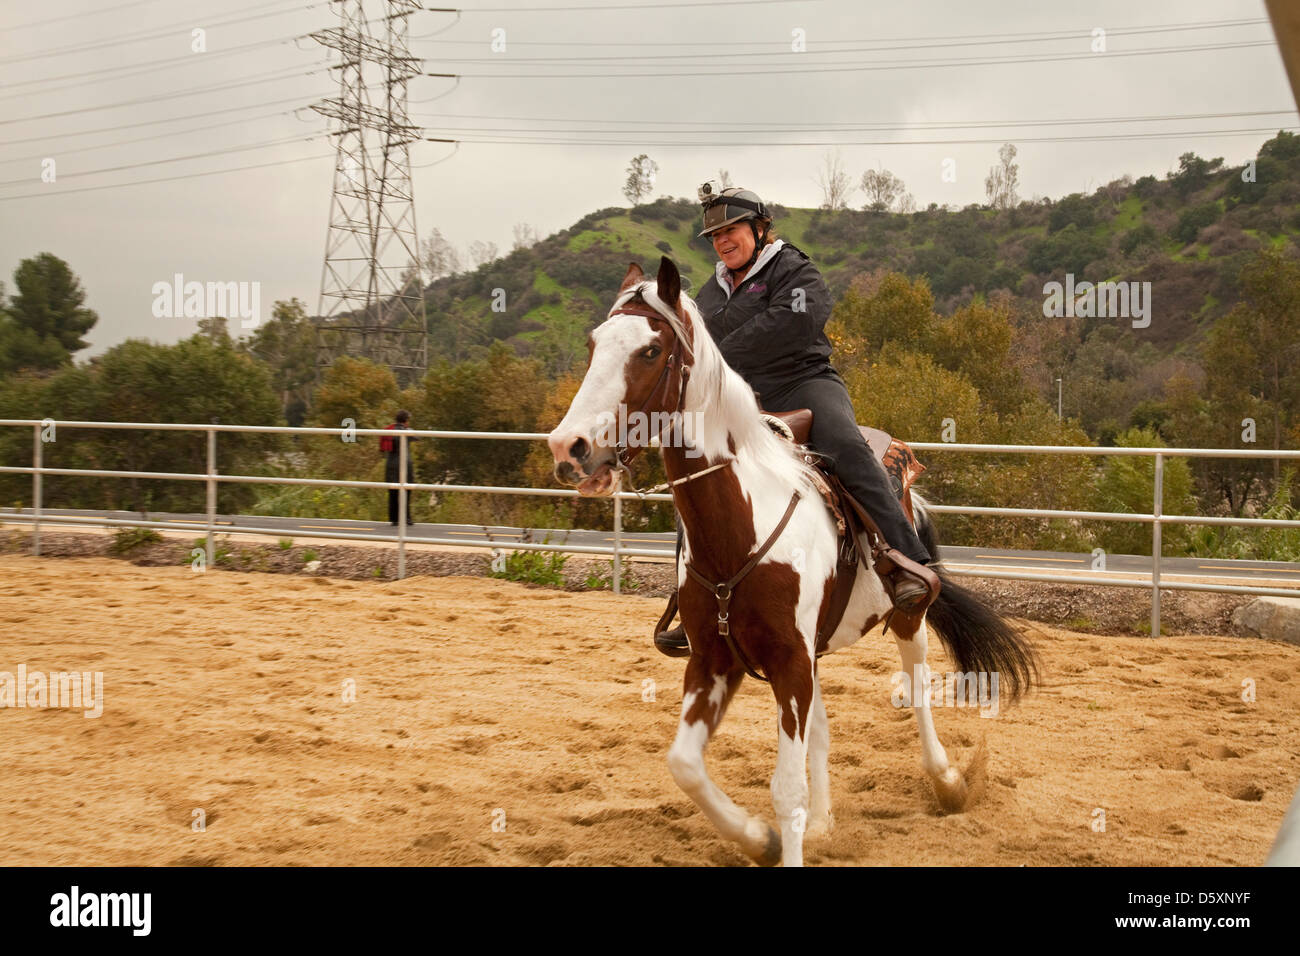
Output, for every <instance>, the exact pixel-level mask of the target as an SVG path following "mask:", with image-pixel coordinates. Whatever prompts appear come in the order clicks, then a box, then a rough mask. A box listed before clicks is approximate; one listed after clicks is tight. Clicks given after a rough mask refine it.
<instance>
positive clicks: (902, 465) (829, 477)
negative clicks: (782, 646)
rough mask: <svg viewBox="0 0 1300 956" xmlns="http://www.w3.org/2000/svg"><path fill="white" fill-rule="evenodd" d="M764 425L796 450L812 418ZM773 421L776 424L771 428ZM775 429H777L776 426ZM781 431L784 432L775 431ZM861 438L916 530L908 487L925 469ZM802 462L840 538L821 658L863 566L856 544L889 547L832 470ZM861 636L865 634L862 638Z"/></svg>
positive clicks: (780, 418) (872, 436)
mask: <svg viewBox="0 0 1300 956" xmlns="http://www.w3.org/2000/svg"><path fill="white" fill-rule="evenodd" d="M763 415H764V416H766V417H767V418H768V421H769V424H771V425H772V427H773V430H774V431H776V432H777V433H778V434H780V435H783V436H784V437H786V438H787V439H788V440H790V441H792V442H793V443H794V444H796V445H800V446H806V445H807V443H808V435H809V433H810V432H811V430H812V420H813V414H812V411H811V410H810V409H807V408H799V409H795V410H794V411H789V412H763ZM773 420H775V423H773ZM778 423H779V424H778ZM779 426H783V427H779ZM858 427H859V428H860V429H861V431H862V437H863V438H865V439H866V442H867V445H868V446H869V447H870V448H871V451H872V453H873V454H874V455H875V456H876V460H877V461H879V462H880V463H881V465H882V466H883V467H884V469H885V473H886V474H887V475H889V483H890V486H891V487H892V488H893V491H894V495H895V496H896V497H897V498H898V501H899V504H900V505H902V508H903V513H904V514H905V515H907V520H908V521H909V522H910V523H912V524H913V525H915V524H916V517H915V515H914V514H913V511H912V483H913V482H915V481H916V479H917V477H918V476H920V474H921V473H922V472H923V471H925V466H924V465H922V464H921V463H920V462H919V461H917V458H916V454H915V452H913V451H912V449H911V448H910V447H908V445H907V444H906V443H905V442H902V441H899V440H898V439H896V438H893V437H892V436H891V435H889V434H888V433H887V432H883V431H881V430H880V429H878V428H868V427H866V426H861V425H860V426H858ZM804 461H805V462H806V463H807V464H810V465H813V466H814V467H815V469H816V472H817V475H818V476H819V479H820V480H819V481H818V482H817V486H818V491H820V492H821V496H822V499H823V500H824V501H825V503H826V507H827V508H828V509H829V510H830V512H831V515H832V516H833V517H834V519H835V527H836V532H837V533H838V536H839V549H838V559H837V564H836V568H835V584H834V587H833V589H832V591H831V600H830V603H829V604H828V605H827V606H826V610H825V612H824V613H823V615H822V619H820V620H818V622H817V653H818V655H820V654H823V653H825V650H826V645H827V644H828V643H829V642H830V639H831V635H832V634H834V633H835V631H836V629H837V628H838V627H839V626H840V621H841V620H843V618H844V611H845V609H846V608H847V607H848V604H849V596H850V595H851V594H852V593H853V585H854V582H855V581H856V580H857V575H858V568H860V567H861V566H862V562H863V555H862V554H861V549H860V548H859V547H858V542H859V540H860V539H861V537H862V536H863V535H865V536H866V540H867V541H868V543H869V545H870V547H871V551H872V553H873V554H875V553H876V552H878V551H880V550H883V549H885V548H887V547H888V544H887V543H886V541H885V539H884V536H883V535H881V533H880V528H878V527H877V526H876V522H875V521H874V520H873V519H872V517H871V515H869V514H867V512H866V511H865V510H864V509H863V508H862V505H860V504H859V503H858V500H857V499H856V498H854V497H853V495H851V494H850V493H849V491H848V489H846V488H845V487H844V485H843V483H842V482H841V481H840V479H839V477H838V476H837V475H836V474H835V473H834V471H832V470H831V468H830V465H829V464H828V463H827V462H826V461H825V459H823V458H822V457H821V456H819V455H816V454H815V453H813V452H811V451H807V452H806V453H805V454H804ZM864 633H865V632H864Z"/></svg>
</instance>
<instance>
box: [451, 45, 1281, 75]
mask: <svg viewBox="0 0 1300 956" xmlns="http://www.w3.org/2000/svg"><path fill="white" fill-rule="evenodd" d="M1263 46H1267V47H1273V46H1275V44H1274V42H1273V41H1272V40H1254V41H1245V42H1241V43H1212V44H1201V45H1199V46H1181V47H1146V48H1143V49H1141V50H1117V51H1112V52H1107V53H1092V52H1088V53H1077V54H1071V53H1049V54H1036V55H1030V56H1024V57H992V58H980V57H961V58H956V59H953V58H949V59H945V60H890V61H886V62H884V63H880V64H876V65H872V66H840V65H837V64H827V65H822V66H814V67H809V68H807V69H794V70H780V69H762V70H712V71H703V70H694V71H690V72H665V71H662V70H660V71H656V72H654V73H626V72H620V73H462V74H458V75H460V76H463V77H464V78H465V79H467V80H521V79H522V80H592V79H598V80H600V79H623V78H626V79H664V78H666V77H679V78H687V77H690V78H696V77H709V76H794V75H798V74H805V73H873V72H879V71H882V70H915V69H928V70H934V69H946V68H949V67H958V66H1004V65H1014V64H1018V63H1060V62H1062V61H1064V60H1088V59H1091V60H1107V59H1116V58H1127V57H1131V56H1147V55H1153V56H1154V55H1159V54H1167V53H1203V52H1210V51H1215V50H1238V49H1247V48H1251V47H1263ZM493 62H499V61H493ZM426 75H430V76H431V75H434V74H426Z"/></svg>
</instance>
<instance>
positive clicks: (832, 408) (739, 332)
mask: <svg viewBox="0 0 1300 956" xmlns="http://www.w3.org/2000/svg"><path fill="white" fill-rule="evenodd" d="M699 198H700V202H701V204H702V205H703V206H704V229H703V230H702V231H701V232H700V234H699V235H700V236H701V237H702V236H709V237H710V239H711V240H712V242H713V249H714V251H715V252H716V253H717V254H718V259H719V260H720V261H719V262H718V263H717V266H716V272H717V274H716V276H715V281H709V282H706V283H705V285H704V288H703V289H701V290H700V293H699V295H698V296H696V297H695V302H696V304H697V305H698V306H699V308H700V313H701V315H703V316H704V321H705V324H706V325H707V326H708V330H709V333H710V334H711V335H712V336H713V339H714V341H715V342H717V343H718V347H719V349H720V350H721V351H722V356H723V358H725V359H726V361H727V364H728V365H730V366H731V367H732V368H733V369H734V370H735V371H737V372H739V373H740V375H741V377H742V378H744V380H745V381H746V383H748V385H749V386H750V387H751V388H752V389H754V391H755V393H756V394H757V395H758V401H759V405H760V406H761V407H762V408H763V409H764V410H765V411H768V412H787V411H793V410H794V409H797V408H808V409H811V410H812V413H813V422H812V431H811V433H810V435H809V445H810V446H811V447H812V448H814V449H815V450H816V451H818V452H820V453H822V454H823V455H826V456H827V457H829V458H830V459H831V461H832V462H833V465H834V469H835V474H836V475H837V476H838V478H839V479H840V482H841V483H842V484H843V485H844V487H845V488H846V489H848V491H849V493H850V494H852V495H853V497H854V498H856V499H857V501H858V503H859V504H861V505H862V506H863V508H864V509H865V510H866V512H867V513H868V514H869V515H871V517H872V518H874V519H875V521H876V524H877V526H878V527H879V528H880V532H881V534H882V535H883V536H884V538H885V541H886V542H887V544H888V545H890V546H891V547H889V548H888V549H887V550H885V551H884V552H883V553H878V554H877V556H876V560H877V565H876V569H877V572H878V573H879V574H880V576H881V579H882V581H883V582H884V584H885V588H886V590H887V592H888V593H889V596H890V599H891V600H892V601H893V604H894V606H895V607H896V608H898V609H899V610H901V611H905V612H909V613H914V612H920V611H923V610H924V609H925V608H926V607H928V606H929V604H930V603H931V602H932V601H933V600H934V599H935V597H936V596H937V595H938V593H939V579H938V577H937V575H935V573H934V572H933V571H932V570H931V569H929V568H927V567H925V565H926V564H927V563H929V561H930V560H931V555H930V553H929V552H928V551H926V549H925V546H924V545H923V544H921V541H920V539H919V538H918V537H917V536H916V532H915V530H913V528H912V525H911V523H910V522H909V521H908V520H907V517H906V516H905V515H904V514H903V509H902V506H901V505H900V504H899V502H898V499H897V498H896V497H895V496H894V493H893V490H892V489H891V487H890V483H889V476H888V475H887V474H886V473H885V469H884V467H883V466H882V465H881V464H880V462H879V461H877V460H876V456H875V455H874V454H872V452H871V448H870V447H869V446H868V445H867V442H866V439H865V438H863V436H862V432H861V431H859V430H858V423H857V420H856V417H855V416H854V413H853V403H852V402H851V401H850V399H849V392H848V388H847V387H846V386H845V384H844V379H842V378H841V377H840V375H839V373H838V372H836V371H835V369H834V368H833V367H832V366H831V364H830V354H831V344H830V342H829V341H828V340H827V338H826V333H825V331H824V330H825V326H826V320H827V319H829V318H830V315H831V297H830V291H829V290H828V289H827V288H826V283H825V281H824V280H823V279H822V276H821V273H820V272H818V271H817V267H816V266H814V265H813V264H812V260H811V259H809V258H808V256H807V255H806V254H805V253H804V252H802V251H801V250H800V249H798V248H797V247H795V246H794V245H792V244H791V243H788V242H786V241H785V240H783V239H776V238H774V237H773V235H772V215H771V213H770V211H769V210H768V207H767V206H766V205H765V204H764V203H763V200H761V199H759V198H758V196H757V195H756V194H755V193H753V192H751V191H750V190H748V189H741V188H738V187H733V188H729V189H724V190H722V191H721V192H717V191H715V189H714V185H713V184H712V183H705V184H704V185H703V186H701V187H700V191H699ZM677 545H678V554H679V555H680V553H681V534H680V529H679V533H678V538H677ZM882 557H883V558H884V560H881V558H882ZM655 646H656V647H658V648H659V650H661V651H662V652H663V653H665V654H667V655H668V656H670V657H687V656H689V655H690V653H691V651H690V645H689V643H688V642H687V640H686V633H685V630H684V629H683V628H682V627H680V626H679V627H675V628H673V629H671V630H668V631H661V632H659V633H657V634H656V635H655Z"/></svg>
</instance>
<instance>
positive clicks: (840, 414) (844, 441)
mask: <svg viewBox="0 0 1300 956" xmlns="http://www.w3.org/2000/svg"><path fill="white" fill-rule="evenodd" d="M761 401H762V406H763V409H764V411H769V412H791V411H794V410H795V409H796V408H807V409H811V410H812V413H813V424H812V433H811V434H810V435H809V436H808V444H809V445H810V446H811V447H812V448H813V450H814V451H818V452H820V453H822V454H823V455H826V456H827V457H829V458H830V459H831V461H832V463H833V464H834V470H835V474H836V475H837V476H839V479H840V481H841V482H843V484H844V487H845V488H847V489H848V491H849V494H851V495H853V497H854V498H856V499H857V500H858V503H859V504H861V505H862V507H863V508H864V509H865V510H866V512H867V514H869V515H871V517H872V518H874V519H875V520H876V524H877V525H879V527H880V533H881V534H883V535H884V536H885V540H886V541H887V542H889V544H890V545H892V546H893V547H895V548H897V549H898V550H899V551H901V552H902V553H903V554H905V555H907V556H908V557H909V558H911V559H912V560H913V561H916V562H918V563H920V564H929V563H930V561H931V555H930V552H929V551H927V550H926V549H925V545H923V544H921V539H920V538H918V537H917V536H916V532H915V531H914V530H912V526H911V524H909V523H908V520H907V515H905V514H903V506H902V505H901V504H899V503H898V498H897V497H895V495H894V490H893V488H892V487H891V486H890V483H889V475H888V474H886V472H885V468H884V466H883V465H881V464H880V462H879V461H877V460H876V456H875V454H874V453H872V451H871V446H870V445H868V444H867V440H866V439H865V438H863V437H862V432H861V431H859V430H858V423H857V417H856V416H855V415H854V413H853V402H852V401H851V400H850V399H849V390H848V388H847V387H846V386H845V384H844V379H842V378H840V376H839V373H837V372H835V371H830V372H827V373H825V374H823V375H820V376H818V377H817V378H812V379H806V380H804V381H802V382H799V383H798V384H795V385H792V386H789V387H787V388H784V389H781V390H780V391H776V392H768V393H765V394H764V395H763V396H762V399H761ZM681 553H682V522H681V519H680V518H678V519H677V556H678V558H679V559H680V558H681Z"/></svg>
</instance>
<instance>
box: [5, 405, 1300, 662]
mask: <svg viewBox="0 0 1300 956" xmlns="http://www.w3.org/2000/svg"><path fill="white" fill-rule="evenodd" d="M2 427H14V428H31V429H32V430H33V432H32V465H31V466H21V465H0V473H8V474H30V475H31V476H32V514H31V515H23V514H15V515H6V516H5V517H6V519H7V520H18V521H30V523H31V524H32V551H33V553H34V554H40V548H41V525H42V523H47V524H55V525H57V524H78V525H87V524H89V525H95V526H101V525H102V526H104V527H121V526H128V527H152V528H169V529H174V525H171V524H167V523H164V522H156V521H128V520H123V519H115V518H90V517H67V516H61V515H44V514H42V504H43V503H42V484H41V479H42V477H43V476H44V475H76V476H83V477H102V478H143V479H165V480H171V481H175V480H180V481H202V482H205V483H206V486H207V488H206V491H207V502H206V504H207V522H206V529H205V548H204V550H205V553H206V559H207V562H208V564H211V563H212V559H213V551H214V546H213V539H214V537H215V534H216V530H217V526H216V518H217V514H216V507H217V487H218V485H220V484H221V483H223V482H225V483H231V484H235V483H248V484H268V485H311V486H320V487H330V488H374V489H381V488H382V489H393V490H397V491H398V492H399V494H398V496H397V497H398V525H397V533H396V534H389V535H382V534H358V533H355V532H346V531H337V532H335V531H299V530H295V531H293V533H292V534H293V537H305V538H333V539H339V540H355V541H378V542H389V543H395V544H396V545H397V554H398V558H397V568H398V571H397V573H398V577H399V578H404V577H405V576H406V543H407V541H408V540H410V539H408V538H407V535H406V506H407V502H406V499H407V496H406V495H405V494H402V493H400V492H404V491H452V492H477V493H480V494H500V495H532V496H537V497H578V492H577V491H575V490H572V489H559V488H515V487H507V486H492V485H457V484H446V483H427V482H408V481H406V480H405V479H406V467H407V456H408V454H409V448H408V443H407V442H408V439H411V438H443V439H448V438H455V439H479V440H505V441H545V440H546V437H547V436H546V434H544V433H541V432H465V431H439V430H416V429H403V430H399V431H397V432H396V433H394V432H393V431H392V430H389V429H381V428H292V427H288V426H274V425H222V424H210V425H190V424H179V423H172V422H167V423H162V422H84V421H56V420H53V419H48V418H46V419H40V420H37V419H0V428H2ZM59 428H93V429H121V430H136V431H185V432H201V433H203V434H205V435H206V437H207V469H206V471H204V472H202V473H185V472H154V471H112V470H104V469H91V468H51V467H48V466H46V465H45V464H44V446H45V445H46V444H48V443H50V442H51V441H53V440H54V437H55V435H56V433H57V429H59ZM222 432H254V433H259V434H275V435H299V436H301V435H337V436H340V437H341V438H342V439H343V440H345V441H350V440H355V439H356V438H357V437H363V436H364V437H388V438H393V437H396V438H398V439H399V443H398V444H399V449H398V452H399V471H398V474H399V476H400V478H399V480H398V481H395V482H387V481H350V480H343V479H321V478H281V477H274V476H260V475H223V474H220V473H218V471H217V436H218V434H220V433H222ZM911 447H912V448H913V449H914V450H916V451H920V452H925V451H939V452H964V453H974V454H1040V455H1087V456H1097V457H1101V456H1139V457H1148V458H1154V459H1155V482H1154V488H1153V496H1152V499H1153V500H1152V511H1151V513H1150V514H1132V513H1127V512H1108V511H1062V510H1054V509H1045V508H991V507H976V506H964V505H930V506H929V510H930V511H932V512H933V513H935V514H963V515H988V516H1002V517H1017V518H1069V519H1076V520H1090V521H1128V522H1143V523H1149V524H1150V525H1151V543H1152V547H1151V574H1150V576H1149V577H1147V578H1108V577H1105V576H1104V575H1105V574H1106V572H1104V571H1102V572H1097V573H1095V574H1074V575H1046V574H1032V573H1024V572H1016V571H998V570H991V569H956V568H952V569H949V572H950V573H951V574H954V575H964V576H969V577H983V578H1000V579H1004V580H1016V581H1049V582H1057V583H1070V584H1088V585H1101V586H1109V587H1141V588H1150V589H1151V635H1152V636H1153V637H1158V636H1159V634H1160V595H1161V592H1162V591H1208V592H1217V593H1222V594H1244V595H1252V594H1253V595H1276V596H1290V597H1295V596H1297V595H1298V594H1300V591H1297V590H1290V589H1285V588H1258V587H1249V586H1244V585H1219V584H1201V583H1198V582H1187V581H1163V580H1162V579H1161V576H1160V557H1161V555H1160V550H1161V530H1162V528H1163V526H1164V525H1166V524H1204V525H1237V526H1244V527H1270V528H1300V521H1293V520H1283V519H1272V518H1231V517H1203V516H1199V515H1166V514H1162V501H1163V497H1164V495H1163V490H1164V466H1165V460H1166V458H1170V457H1180V458H1268V459H1282V460H1288V459H1289V460H1300V451H1290V450H1275V449H1224V448H1106V447H1098V446H1087V445H970V444H957V443H955V442H952V443H950V442H914V443H911ZM613 499H614V500H613V506H614V527H613V533H614V544H613V547H612V548H604V547H597V546H588V545H570V544H536V543H532V542H504V541H488V542H473V541H460V540H454V539H449V538H420V539H419V543H420V544H433V545H455V546H457V547H479V548H491V549H498V548H508V549H511V550H515V551H555V552H566V553H573V554H600V555H610V556H611V557H612V558H613V564H614V567H613V575H612V577H613V588H614V592H615V593H616V594H617V593H620V590H621V588H620V584H621V578H622V559H623V558H624V557H662V553H661V552H657V551H650V550H648V549H644V548H626V547H623V546H622V533H623V527H622V525H623V502H624V501H672V495H667V494H647V495H642V494H639V493H636V492H627V491H625V492H619V493H618V494H616V495H614V496H613ZM221 531H222V533H235V534H260V535H268V536H273V537H279V536H283V535H284V531H283V530H282V529H268V528H257V527H250V526H238V525H222V526H221Z"/></svg>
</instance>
